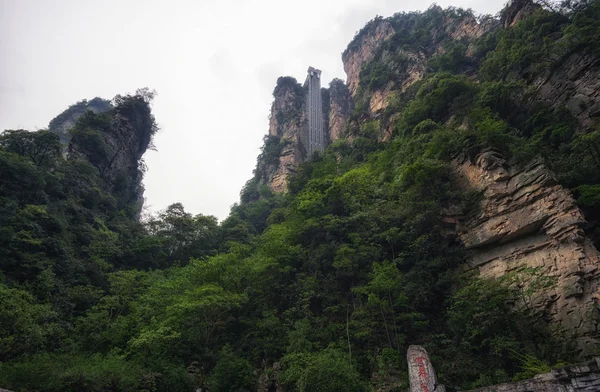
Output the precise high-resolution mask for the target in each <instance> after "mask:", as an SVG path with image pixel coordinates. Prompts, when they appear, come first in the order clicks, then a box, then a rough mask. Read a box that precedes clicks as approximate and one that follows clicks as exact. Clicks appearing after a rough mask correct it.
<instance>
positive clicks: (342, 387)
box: [280, 348, 368, 392]
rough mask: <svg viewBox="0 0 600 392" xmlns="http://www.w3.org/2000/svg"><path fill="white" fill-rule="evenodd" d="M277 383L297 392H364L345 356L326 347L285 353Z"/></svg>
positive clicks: (362, 385)
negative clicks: (314, 350) (303, 351)
mask: <svg viewBox="0 0 600 392" xmlns="http://www.w3.org/2000/svg"><path fill="white" fill-rule="evenodd" d="M283 366H284V371H283V374H282V375H281V378H280V381H281V383H282V384H283V385H285V386H286V387H288V388H290V389H291V390H293V391H298V392H309V391H310V392H337V391H346V392H366V391H367V390H368V389H367V387H366V385H365V384H364V382H363V381H362V380H361V378H360V375H359V374H358V372H357V371H356V369H354V367H353V365H352V363H351V362H350V360H349V357H348V354H346V353H344V352H341V351H339V350H336V349H332V348H328V349H325V350H322V351H319V352H316V353H297V354H289V355H287V356H285V357H284V358H283Z"/></svg>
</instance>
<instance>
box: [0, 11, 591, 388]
mask: <svg viewBox="0 0 600 392" xmlns="http://www.w3.org/2000/svg"><path fill="white" fill-rule="evenodd" d="M440 12H441V14H440ZM469 12H470V11H464V10H457V9H447V10H442V11H440V10H439V9H438V8H432V9H430V10H429V11H426V12H423V13H408V14H404V13H402V14H396V15H395V16H394V17H393V21H394V24H395V28H397V29H406V31H402V34H399V36H402V37H404V38H405V39H404V40H400V39H399V40H391V42H389V43H388V44H387V45H388V47H386V50H398V51H400V49H402V48H406V47H407V46H410V45H420V46H423V47H428V46H430V45H433V44H434V43H435V44H436V45H446V46H447V50H446V51H444V52H443V53H439V54H434V55H432V57H431V60H430V62H429V63H428V64H427V73H426V75H425V77H424V78H423V79H422V80H420V81H418V82H416V83H415V84H414V85H413V86H411V87H410V88H409V89H408V90H407V91H406V92H404V93H402V94H398V95H397V96H396V97H395V101H394V103H393V105H391V106H390V107H388V108H387V109H386V112H385V116H387V117H386V119H390V118H393V119H394V120H393V129H394V134H393V137H392V139H391V140H390V141H388V142H385V143H384V142H379V141H378V137H377V133H378V131H379V126H380V124H379V122H380V121H387V120H386V119H368V118H367V117H368V113H366V112H367V98H368V97H369V94H370V92H372V91H373V90H374V89H376V88H378V87H380V86H381V85H383V84H385V82H386V81H387V80H389V79H391V78H394V77H395V76H394V75H396V73H397V72H401V70H403V69H405V68H403V65H402V64H403V63H405V62H407V61H408V60H407V59H406V58H404V57H402V56H401V55H398V56H397V57H396V58H394V59H393V61H391V62H390V61H387V60H386V61H379V60H377V58H376V61H373V62H372V63H370V64H368V65H367V66H365V67H364V68H363V70H362V72H361V79H360V85H359V90H358V92H357V95H356V108H355V110H354V113H353V114H352V116H351V119H350V121H349V123H348V135H349V136H351V137H349V138H348V139H341V140H338V141H335V142H334V143H333V144H332V145H331V146H330V147H329V148H328V149H327V150H326V151H325V152H324V153H323V154H315V156H313V157H312V159H310V160H308V161H307V162H306V163H304V164H303V165H302V166H301V167H300V170H299V172H298V174H297V175H295V176H294V177H292V178H291V179H290V186H289V188H290V191H289V192H288V193H286V194H275V193H273V192H272V191H270V189H269V188H268V187H267V186H265V185H259V184H258V183H257V182H256V181H249V182H248V184H247V186H246V187H245V188H244V189H243V190H242V193H241V203H240V204H236V205H234V206H233V207H232V209H231V213H230V215H229V217H228V218H227V219H225V220H224V221H223V222H220V223H219V222H218V221H217V219H216V218H214V217H212V216H205V215H192V214H190V213H187V212H186V211H185V209H184V207H183V206H182V205H181V204H178V203H176V204H173V205H171V206H170V207H169V208H167V209H166V210H165V211H163V212H161V213H159V214H157V215H156V216H153V217H151V218H149V219H146V220H142V221H139V220H138V216H139V212H140V205H139V200H138V198H136V197H134V196H132V195H134V194H135V192H134V191H135V189H136V183H137V182H139V179H140V178H141V176H142V174H143V173H142V171H143V170H141V169H143V167H142V168H141V169H140V170H141V171H140V172H139V173H137V174H136V175H134V176H133V177H132V176H128V175H125V173H118V172H114V171H111V167H112V166H111V165H112V160H111V159H109V158H110V156H109V152H110V151H111V150H110V149H111V145H110V143H107V142H106V138H105V137H104V135H105V134H106V133H107V132H109V130H110V129H111V126H113V125H111V124H114V123H115V119H118V118H122V117H127V116H128V118H132V119H133V120H132V123H135V124H136V127H137V128H136V129H141V131H140V132H141V133H142V134H141V136H140V137H141V138H147V140H146V142H147V141H149V140H150V138H151V137H152V135H153V134H154V133H155V132H156V130H157V128H156V124H155V122H154V118H153V116H152V114H151V112H150V106H149V99H148V97H147V96H144V95H143V94H141V95H140V94H135V95H127V96H123V97H117V99H115V101H114V102H113V103H112V108H110V109H109V110H108V111H106V112H103V113H93V112H92V111H87V112H86V113H85V114H84V115H83V116H81V117H80V118H79V119H78V120H77V123H76V124H75V126H74V128H72V129H71V131H70V133H71V144H72V145H77V146H79V147H78V148H79V150H78V151H80V152H81V151H83V152H84V153H85V154H84V155H85V157H87V158H86V159H83V158H82V157H83V156H84V155H81V154H79V155H77V154H71V155H70V156H69V158H68V159H66V158H65V157H64V156H63V154H62V146H61V142H60V140H59V137H58V136H57V135H56V134H54V133H52V132H49V131H45V130H42V131H37V132H27V131H23V130H9V131H5V132H4V133H3V134H1V135H0V387H3V388H9V389H13V390H15V391H83V390H85V391H148V392H150V391H192V390H195V388H206V389H202V390H208V391H211V392H220V391H255V390H256V389H257V386H258V384H259V382H261V383H262V384H264V385H267V384H269V382H271V381H272V380H274V379H275V378H276V379H277V383H278V385H279V386H280V387H282V388H284V389H285V390H289V391H316V392H319V391H327V392H333V391H371V390H377V388H380V387H382V386H383V385H388V386H389V385H392V386H393V388H388V389H385V390H386V391H400V390H405V389H406V388H407V386H408V376H407V373H406V360H405V353H406V349H407V347H408V345H409V344H421V345H423V346H425V347H426V348H427V349H428V350H429V352H430V354H431V356H432V360H433V362H434V364H435V367H436V370H437V372H438V377H439V379H440V381H441V382H443V383H444V384H445V385H446V386H447V388H448V389H449V390H456V389H458V388H461V389H467V388H475V387H478V386H484V385H489V384H493V383H500V382H506V381H510V380H515V379H523V378H527V377H530V376H533V375H535V374H537V373H539V372H544V371H547V370H548V369H550V368H551V367H552V366H555V365H557V364H560V363H567V362H572V361H576V360H577V359H578V358H576V356H575V351H574V350H573V342H572V341H571V339H570V336H569V335H568V333H567V332H568V331H557V330H556V329H555V328H553V327H552V326H551V325H548V324H547V323H546V322H545V320H544V319H543V318H542V317H540V315H539V314H538V313H537V311H535V310H533V309H530V308H528V307H520V306H514V303H515V298H517V297H518V296H519V293H518V292H517V290H523V289H527V287H525V288H523V286H515V285H514V284H511V282H514V279H515V276H507V277H506V278H504V279H500V280H485V279H482V278H479V277H478V276H476V275H475V274H474V273H472V272H465V269H464V268H462V265H463V262H464V260H465V257H466V256H465V251H464V249H463V248H462V247H461V246H460V245H459V244H458V243H457V242H456V241H455V239H453V238H452V237H451V236H449V235H448V232H447V230H445V228H444V227H443V226H442V222H441V220H440V213H441V211H442V209H444V208H446V207H448V206H451V205H459V206H461V208H463V209H464V210H465V211H475V210H476V209H477V205H478V204H477V201H478V200H479V199H478V198H479V195H478V194H475V193H473V192H469V193H465V192H463V191H461V190H460V189H459V187H458V186H457V184H456V181H455V179H454V174H453V170H452V167H451V165H450V161H451V159H452V158H453V157H455V156H457V155H458V154H465V155H468V156H474V155H475V154H477V153H478V152H480V151H482V150H483V149H485V148H490V147H493V148H495V149H497V150H499V151H501V152H502V153H503V154H505V155H506V156H509V157H511V158H513V159H515V160H518V161H521V162H527V161H528V160H530V159H532V158H534V157H540V156H541V157H542V158H543V159H545V160H546V161H547V162H548V164H549V165H550V166H551V168H552V170H553V171H554V172H555V173H556V174H557V178H558V180H559V182H560V183H561V184H563V185H564V186H566V187H568V188H569V189H572V190H573V192H574V195H575V196H576V198H577V201H578V203H579V205H580V206H581V207H582V208H583V209H584V211H585V213H586V216H587V217H588V218H590V221H591V223H592V224H591V226H590V228H589V233H590V236H591V237H592V238H593V239H594V241H596V242H598V241H599V239H600V229H598V228H597V227H596V226H597V224H595V223H594V222H595V220H594V218H600V208H599V207H600V129H598V128H589V129H588V128H586V129H581V127H580V126H579V124H578V123H577V120H576V119H575V118H573V117H572V115H571V114H570V113H569V112H568V111H566V110H560V109H554V108H551V107H550V106H548V105H547V104H545V103H544V102H541V101H536V100H535V99H534V98H532V97H533V92H532V91H530V90H529V88H528V87H527V85H526V82H527V78H529V79H532V78H534V77H535V74H536V73H538V74H542V73H543V72H545V71H546V70H547V69H548V67H560V65H561V62H562V61H564V60H565V59H566V58H567V56H569V55H570V54H572V53H576V52H577V53H589V54H590V55H594V56H595V55H598V54H599V52H598V51H599V46H598V42H600V1H598V0H594V1H586V2H571V3H568V4H563V7H562V8H560V10H558V9H556V10H550V9H548V8H540V9H539V10H538V11H536V12H535V13H533V15H531V16H529V17H527V18H525V19H524V20H522V21H520V22H519V23H517V24H516V25H515V26H513V27H511V28H497V29H495V30H493V31H492V32H490V33H488V34H486V35H484V36H483V37H481V38H480V39H479V40H478V41H477V43H476V51H475V53H474V54H471V55H469V56H467V46H466V45H463V44H461V43H460V42H452V43H448V42H442V43H440V42H434V41H433V35H432V34H430V32H431V31H433V30H434V28H433V27H434V26H435V24H436V23H439V21H440V18H441V17H456V18H459V17H460V16H461V15H462V14H463V13H469ZM359 34H360V32H359ZM548 37H552V38H551V39H549V38H548ZM434 52H435V48H433V49H432V53H434ZM390 64H392V65H393V66H390ZM525 73H527V76H523V75H524V74H525ZM465 124H466V125H465ZM278 143H279V140H274V139H273V138H266V140H265V146H264V147H263V152H262V154H261V156H260V157H259V159H261V160H264V161H267V162H268V161H272V160H273V159H275V160H276V159H277V156H278V154H279V151H280V150H279V149H278V148H277V145H278ZM136 176H137V177H136ZM524 273H526V272H524ZM529 273H530V274H532V275H533V276H534V279H533V281H534V282H536V283H540V282H539V279H537V278H541V277H536V276H535V271H529ZM536 279H537V281H536ZM530 281H531V280H530ZM540 284H543V282H542V283H540ZM274 364H276V366H274ZM273 390H274V389H273Z"/></svg>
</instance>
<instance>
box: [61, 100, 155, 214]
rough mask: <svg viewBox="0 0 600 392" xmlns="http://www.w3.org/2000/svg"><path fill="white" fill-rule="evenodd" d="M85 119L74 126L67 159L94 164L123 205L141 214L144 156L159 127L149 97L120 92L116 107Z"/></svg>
mask: <svg viewBox="0 0 600 392" xmlns="http://www.w3.org/2000/svg"><path fill="white" fill-rule="evenodd" d="M83 121H84V122H85V125H83V126H81V127H76V128H75V129H74V132H73V137H72V139H71V141H70V143H69V146H68V150H67V159H82V160H86V161H88V162H90V163H91V164H92V165H94V166H95V167H96V168H97V169H98V172H99V174H100V176H101V177H102V179H103V180H104V181H105V184H106V186H107V187H108V189H109V190H110V192H111V193H112V194H113V196H115V198H116V199H117V201H118V202H119V204H120V206H121V207H123V208H127V209H128V210H129V211H130V212H131V213H132V214H133V215H137V214H138V213H139V211H140V210H141V207H142V203H143V192H144V189H143V186H142V184H141V181H142V177H143V170H144V164H143V162H142V156H143V155H144V153H145V152H146V150H147V149H148V147H149V146H150V141H151V138H152V135H153V134H154V133H155V132H156V130H157V127H156V123H155V121H154V116H153V115H152V114H151V112H150V107H149V104H148V101H147V98H146V97H144V96H141V95H133V96H131V95H128V96H125V97H121V96H117V97H116V98H115V107H114V109H112V110H110V111H108V112H106V113H104V114H103V115H102V116H100V117H90V118H89V119H83Z"/></svg>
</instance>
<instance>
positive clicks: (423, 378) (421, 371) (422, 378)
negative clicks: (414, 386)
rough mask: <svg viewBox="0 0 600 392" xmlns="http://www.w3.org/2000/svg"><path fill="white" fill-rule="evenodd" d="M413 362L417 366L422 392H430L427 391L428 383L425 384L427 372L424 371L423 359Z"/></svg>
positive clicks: (418, 358)
mask: <svg viewBox="0 0 600 392" xmlns="http://www.w3.org/2000/svg"><path fill="white" fill-rule="evenodd" d="M415 362H416V363H417V365H419V379H420V380H419V381H420V384H421V388H422V389H423V392H431V391H430V390H429V383H428V382H427V370H425V358H424V357H417V358H415Z"/></svg>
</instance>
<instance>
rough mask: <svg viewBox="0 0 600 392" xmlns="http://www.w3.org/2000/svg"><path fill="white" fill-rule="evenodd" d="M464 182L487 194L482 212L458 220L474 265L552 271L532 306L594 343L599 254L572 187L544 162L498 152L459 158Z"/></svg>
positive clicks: (497, 271)
mask: <svg viewBox="0 0 600 392" xmlns="http://www.w3.org/2000/svg"><path fill="white" fill-rule="evenodd" d="M455 167H456V171H457V173H458V174H459V179H460V181H461V184H462V185H463V187H464V188H466V189H471V190H477V191H479V192H481V194H482V200H481V203H480V206H479V208H478V212H477V213H476V214H475V215H474V216H471V217H469V218H467V219H464V220H461V219H457V220H456V223H457V231H458V234H459V238H460V240H461V242H462V243H463V244H464V245H465V247H466V248H467V249H468V250H469V253H470V255H471V256H470V259H469V260H468V263H469V265H470V266H471V267H472V268H477V269H479V271H480V272H481V274H482V275H483V276H492V277H499V276H502V275H505V274H507V273H509V272H516V271H518V270H519V269H520V268H522V267H526V268H534V269H537V270H538V273H539V274H541V275H542V276H545V277H552V278H553V279H552V284H551V285H550V288H547V289H545V290H543V291H540V292H537V293H535V294H533V295H532V297H531V298H529V299H528V302H529V303H528V305H529V306H534V307H536V308H538V309H540V310H543V311H544V312H545V314H546V315H547V317H549V318H550V319H552V320H554V321H556V322H557V323H559V324H560V325H562V326H563V327H564V330H565V331H567V333H572V334H573V335H575V336H577V339H578V343H579V347H580V348H581V349H582V350H584V351H585V352H587V353H593V352H594V350H595V345H594V342H595V338H594V335H595V325H594V323H593V320H592V318H591V316H590V314H591V312H592V311H593V309H592V306H593V300H592V297H593V296H594V295H597V294H600V280H599V279H598V278H599V277H600V270H599V267H600V253H599V252H598V250H597V249H596V248H595V247H594V245H593V244H592V243H591V241H590V240H589V239H588V238H586V236H585V233H584V231H583V225H584V223H585V218H584V216H583V214H582V212H581V210H580V209H579V208H578V207H577V205H576V204H575V201H574V199H573V197H572V196H571V194H570V192H569V191H568V190H566V189H564V188H563V187H562V186H560V185H559V184H557V182H556V180H555V178H554V176H553V174H552V172H551V171H550V170H549V169H548V168H547V167H546V166H545V165H544V164H543V163H542V162H539V161H534V162H531V163H529V164H528V165H525V166H522V165H517V164H514V163H509V162H507V161H506V160H504V159H503V158H502V156H501V155H500V154H498V153H497V152H494V151H484V152H482V153H481V154H479V155H478V156H477V157H476V158H475V159H474V160H473V161H471V160H469V159H467V158H463V159H459V160H456V161H455Z"/></svg>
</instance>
